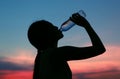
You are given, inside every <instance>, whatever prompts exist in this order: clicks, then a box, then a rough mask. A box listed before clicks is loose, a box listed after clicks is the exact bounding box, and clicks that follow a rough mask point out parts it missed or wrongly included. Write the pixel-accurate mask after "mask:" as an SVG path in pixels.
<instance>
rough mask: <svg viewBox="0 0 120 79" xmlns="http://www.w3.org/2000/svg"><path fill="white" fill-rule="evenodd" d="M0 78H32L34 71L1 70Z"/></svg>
mask: <svg viewBox="0 0 120 79" xmlns="http://www.w3.org/2000/svg"><path fill="white" fill-rule="evenodd" d="M0 74H2V75H0V79H32V71H12V70H11V71H10V70H6V71H0Z"/></svg>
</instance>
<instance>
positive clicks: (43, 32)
mask: <svg viewBox="0 0 120 79" xmlns="http://www.w3.org/2000/svg"><path fill="white" fill-rule="evenodd" d="M62 37H63V34H62V32H61V31H59V30H58V28H57V27H56V26H54V25H53V24H52V23H50V22H48V21H45V20H40V21H36V22H34V23H32V24H31V25H30V27H29V29H28V39H29V41H30V43H31V44H32V45H33V46H34V47H36V48H37V49H39V50H45V49H47V48H49V47H52V46H53V45H54V44H56V43H57V41H58V40H59V39H60V38H62Z"/></svg>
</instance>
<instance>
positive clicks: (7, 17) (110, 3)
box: [0, 0, 120, 79]
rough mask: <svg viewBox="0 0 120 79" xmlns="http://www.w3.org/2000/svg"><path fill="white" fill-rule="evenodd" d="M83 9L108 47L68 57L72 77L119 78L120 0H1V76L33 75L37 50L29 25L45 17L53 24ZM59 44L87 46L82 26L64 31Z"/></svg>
mask: <svg viewBox="0 0 120 79" xmlns="http://www.w3.org/2000/svg"><path fill="white" fill-rule="evenodd" d="M81 9H82V10H84V11H85V13H86V15H87V16H86V18H87V19H88V20H89V22H90V24H91V25H92V27H93V28H94V30H95V31H96V32H97V34H98V35H99V36H100V38H101V40H102V41H103V43H104V45H105V47H106V49H107V51H106V52H105V53H104V54H102V55H100V56H97V57H94V58H90V59H86V60H78V61H69V62H68V63H69V65H70V68H71V70H72V71H73V79H113V78H114V79H120V0H59V1H58V0H0V79H32V69H33V63H34V58H35V56H36V54H37V50H36V49H35V48H34V47H33V46H32V45H31V44H30V43H29V41H28V39H27V30H28V27H29V25H30V24H31V23H32V22H34V21H37V20H41V19H45V20H48V21H50V22H52V23H53V24H54V25H56V26H58V28H59V27H60V25H61V24H62V23H63V22H64V21H66V20H67V19H68V18H69V17H70V16H71V14H72V13H74V12H77V11H79V10H81ZM63 34H64V38H63V39H61V40H60V41H59V46H65V45H73V46H78V47H79V46H80V47H83V46H88V45H91V42H90V39H89V37H88V35H87V33H86V31H85V29H84V28H82V27H77V26H74V27H73V28H72V29H70V30H69V31H67V32H64V33H63Z"/></svg>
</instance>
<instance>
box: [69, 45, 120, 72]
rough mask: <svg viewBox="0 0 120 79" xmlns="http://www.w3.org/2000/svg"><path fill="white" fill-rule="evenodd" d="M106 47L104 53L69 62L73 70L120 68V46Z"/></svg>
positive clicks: (89, 70)
mask: <svg viewBox="0 0 120 79" xmlns="http://www.w3.org/2000/svg"><path fill="white" fill-rule="evenodd" d="M106 49H107V51H106V52H105V53H104V54H102V55H99V56H96V57H93V58H90V59H85V60H78V61H70V62H68V63H69V65H70V67H71V69H72V71H73V72H91V71H96V72H97V71H102V70H109V69H114V68H115V69H118V70H120V62H119V61H120V54H119V52H120V46H106Z"/></svg>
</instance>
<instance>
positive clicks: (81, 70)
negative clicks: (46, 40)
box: [0, 45, 120, 79]
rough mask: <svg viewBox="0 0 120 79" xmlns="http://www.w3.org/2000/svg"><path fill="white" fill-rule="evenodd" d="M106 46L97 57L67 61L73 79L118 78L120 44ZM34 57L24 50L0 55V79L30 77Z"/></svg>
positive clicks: (119, 77) (119, 71)
mask: <svg viewBox="0 0 120 79" xmlns="http://www.w3.org/2000/svg"><path fill="white" fill-rule="evenodd" d="M106 48H107V51H106V52H105V53H104V54H102V55H99V56H97V57H93V58H90V59H86V60H78V61H70V62H68V63H69V65H70V68H71V69H72V72H73V79H113V77H114V79H120V76H119V75H120V62H119V61H120V57H119V56H120V55H119V52H120V49H119V48H120V46H110V45H109V46H106ZM34 58H35V55H33V54H32V52H31V51H26V50H17V51H16V54H14V55H12V56H9V57H0V79H16V78H17V79H31V78H32V72H33V70H32V69H33V62H34ZM21 77H23V78H21Z"/></svg>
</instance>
